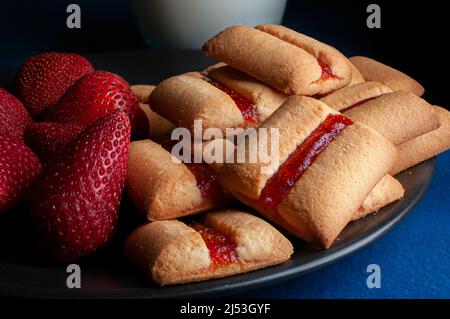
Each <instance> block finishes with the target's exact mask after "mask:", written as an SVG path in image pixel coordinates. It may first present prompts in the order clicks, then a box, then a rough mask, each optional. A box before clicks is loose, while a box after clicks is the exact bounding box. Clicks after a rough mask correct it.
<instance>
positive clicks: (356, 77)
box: [348, 61, 366, 86]
mask: <svg viewBox="0 0 450 319" xmlns="http://www.w3.org/2000/svg"><path fill="white" fill-rule="evenodd" d="M348 64H349V66H350V73H351V75H352V80H351V81H350V83H349V84H348V86H352V85H355V84H359V83H363V82H366V80H365V79H364V77H363V76H362V74H361V72H359V70H358V69H357V68H356V66H354V65H353V63H351V62H350V61H348Z"/></svg>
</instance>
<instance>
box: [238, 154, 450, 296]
mask: <svg viewBox="0 0 450 319" xmlns="http://www.w3.org/2000/svg"><path fill="white" fill-rule="evenodd" d="M449 163H450V152H446V153H444V154H441V155H439V156H438V158H437V163H436V169H435V172H434V176H433V180H432V182H431V184H430V186H429V188H428V190H427V192H426V194H425V196H424V197H423V198H422V200H421V201H420V202H419V203H418V204H417V206H416V207H415V208H414V209H413V210H412V211H411V212H410V213H409V214H408V215H407V216H406V217H405V218H404V219H403V220H401V221H400V223H399V224H397V225H396V226H394V228H392V229H391V230H390V231H389V232H388V233H387V234H385V235H384V236H383V237H381V238H379V239H378V240H377V241H375V242H374V243H372V244H371V245H369V246H367V247H365V248H363V249H362V250H360V251H357V252H356V253H354V254H353V255H351V256H348V257H346V258H344V259H342V260H339V261H337V262H336V263H334V264H332V265H330V266H328V267H326V268H323V269H319V270H317V271H315V272H313V273H310V274H307V275H305V276H303V277H300V278H297V279H293V280H291V281H289V282H283V283H280V284H278V285H275V286H271V287H268V288H263V289H259V290H256V291H252V292H249V293H245V294H241V295H236V296H235V297H239V298H241V297H245V298H450V164H449ZM369 264H378V265H379V266H380V268H381V287H380V288H379V289H378V288H373V289H369V288H368V287H367V284H366V280H367V277H368V276H369V275H370V273H367V272H366V269H367V266H368V265H369Z"/></svg>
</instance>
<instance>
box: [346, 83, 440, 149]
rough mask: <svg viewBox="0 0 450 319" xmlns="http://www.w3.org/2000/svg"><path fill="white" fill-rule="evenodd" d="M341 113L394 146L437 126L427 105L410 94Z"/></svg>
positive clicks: (385, 96) (401, 93) (399, 93)
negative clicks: (377, 133) (383, 137)
mask: <svg viewBox="0 0 450 319" xmlns="http://www.w3.org/2000/svg"><path fill="white" fill-rule="evenodd" d="M350 89H351V87H350V88H349V90H350ZM342 112H344V114H345V116H348V117H349V118H351V119H352V120H354V121H357V122H360V123H363V124H365V125H367V126H370V127H372V128H374V129H376V130H377V131H378V132H379V133H381V134H382V135H383V136H385V137H386V138H387V139H389V140H390V141H391V142H392V143H394V144H395V145H399V144H402V143H405V142H407V141H409V140H411V139H413V138H415V137H417V136H420V135H422V134H425V133H427V132H430V131H433V130H435V129H437V128H438V127H439V126H440V123H439V119H438V118H437V116H436V114H435V113H434V112H433V107H432V106H431V105H430V104H429V103H427V102H426V101H425V100H423V99H421V98H420V97H418V96H417V95H414V94H413V93H410V92H404V91H397V92H393V93H386V94H383V95H381V96H379V97H377V98H375V99H370V98H369V99H366V101H364V100H363V101H361V102H358V103H357V104H353V105H352V106H350V107H348V108H347V109H344V110H342Z"/></svg>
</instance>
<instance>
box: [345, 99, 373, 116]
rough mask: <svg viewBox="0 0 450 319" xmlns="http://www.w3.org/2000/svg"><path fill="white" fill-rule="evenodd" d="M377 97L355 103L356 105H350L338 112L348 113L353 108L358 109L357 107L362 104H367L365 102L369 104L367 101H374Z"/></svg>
mask: <svg viewBox="0 0 450 319" xmlns="http://www.w3.org/2000/svg"><path fill="white" fill-rule="evenodd" d="M377 97H378V96H374V97H369V98H368V99H365V100H362V101H359V102H357V103H355V104H352V105H350V106H347V107H346V108H343V109H342V110H341V111H340V112H341V113H344V112H347V111H350V110H351V109H353V108H355V107H358V106H360V105H363V104H364V103H367V102H369V101H372V100H373V99H376V98H377Z"/></svg>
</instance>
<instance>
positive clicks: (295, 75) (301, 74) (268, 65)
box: [203, 25, 351, 95]
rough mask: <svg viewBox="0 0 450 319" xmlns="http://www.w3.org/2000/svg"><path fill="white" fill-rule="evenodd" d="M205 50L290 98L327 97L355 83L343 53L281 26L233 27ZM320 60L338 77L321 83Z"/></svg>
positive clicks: (212, 41)
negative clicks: (295, 95)
mask: <svg viewBox="0 0 450 319" xmlns="http://www.w3.org/2000/svg"><path fill="white" fill-rule="evenodd" d="M203 51H204V52H205V53H206V54H207V55H209V56H212V57H214V58H216V59H218V60H220V61H222V62H224V63H226V64H228V65H230V66H232V67H233V68H236V69H238V70H240V71H242V72H244V73H247V74H249V75H250V76H253V77H255V78H256V79H258V80H260V81H262V82H264V83H266V84H268V85H270V86H272V87H274V88H276V89H277V90H279V91H281V92H283V93H285V94H289V95H291V94H297V95H315V94H325V93H328V92H330V91H333V90H336V89H338V88H341V87H344V86H346V85H348V83H350V81H351V70H350V67H349V65H348V62H347V59H346V58H345V57H344V56H343V55H342V54H341V53H340V52H339V51H337V50H336V49H334V48H332V47H331V46H328V45H326V44H323V43H321V42H319V41H317V40H315V39H313V38H310V37H307V36H305V35H303V34H300V33H297V32H295V31H293V30H290V29H288V28H285V27H283V26H279V25H259V26H257V27H256V28H251V27H247V26H233V27H229V28H227V29H225V30H224V31H222V32H221V33H219V34H218V35H216V36H215V37H214V38H212V39H211V40H209V41H208V42H207V43H205V45H204V46H203ZM318 59H320V60H321V61H323V62H324V63H325V64H327V65H328V66H329V67H330V68H331V71H332V73H333V74H334V75H335V76H334V77H330V78H328V79H326V80H321V78H322V67H321V65H320V64H319V62H318Z"/></svg>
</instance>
